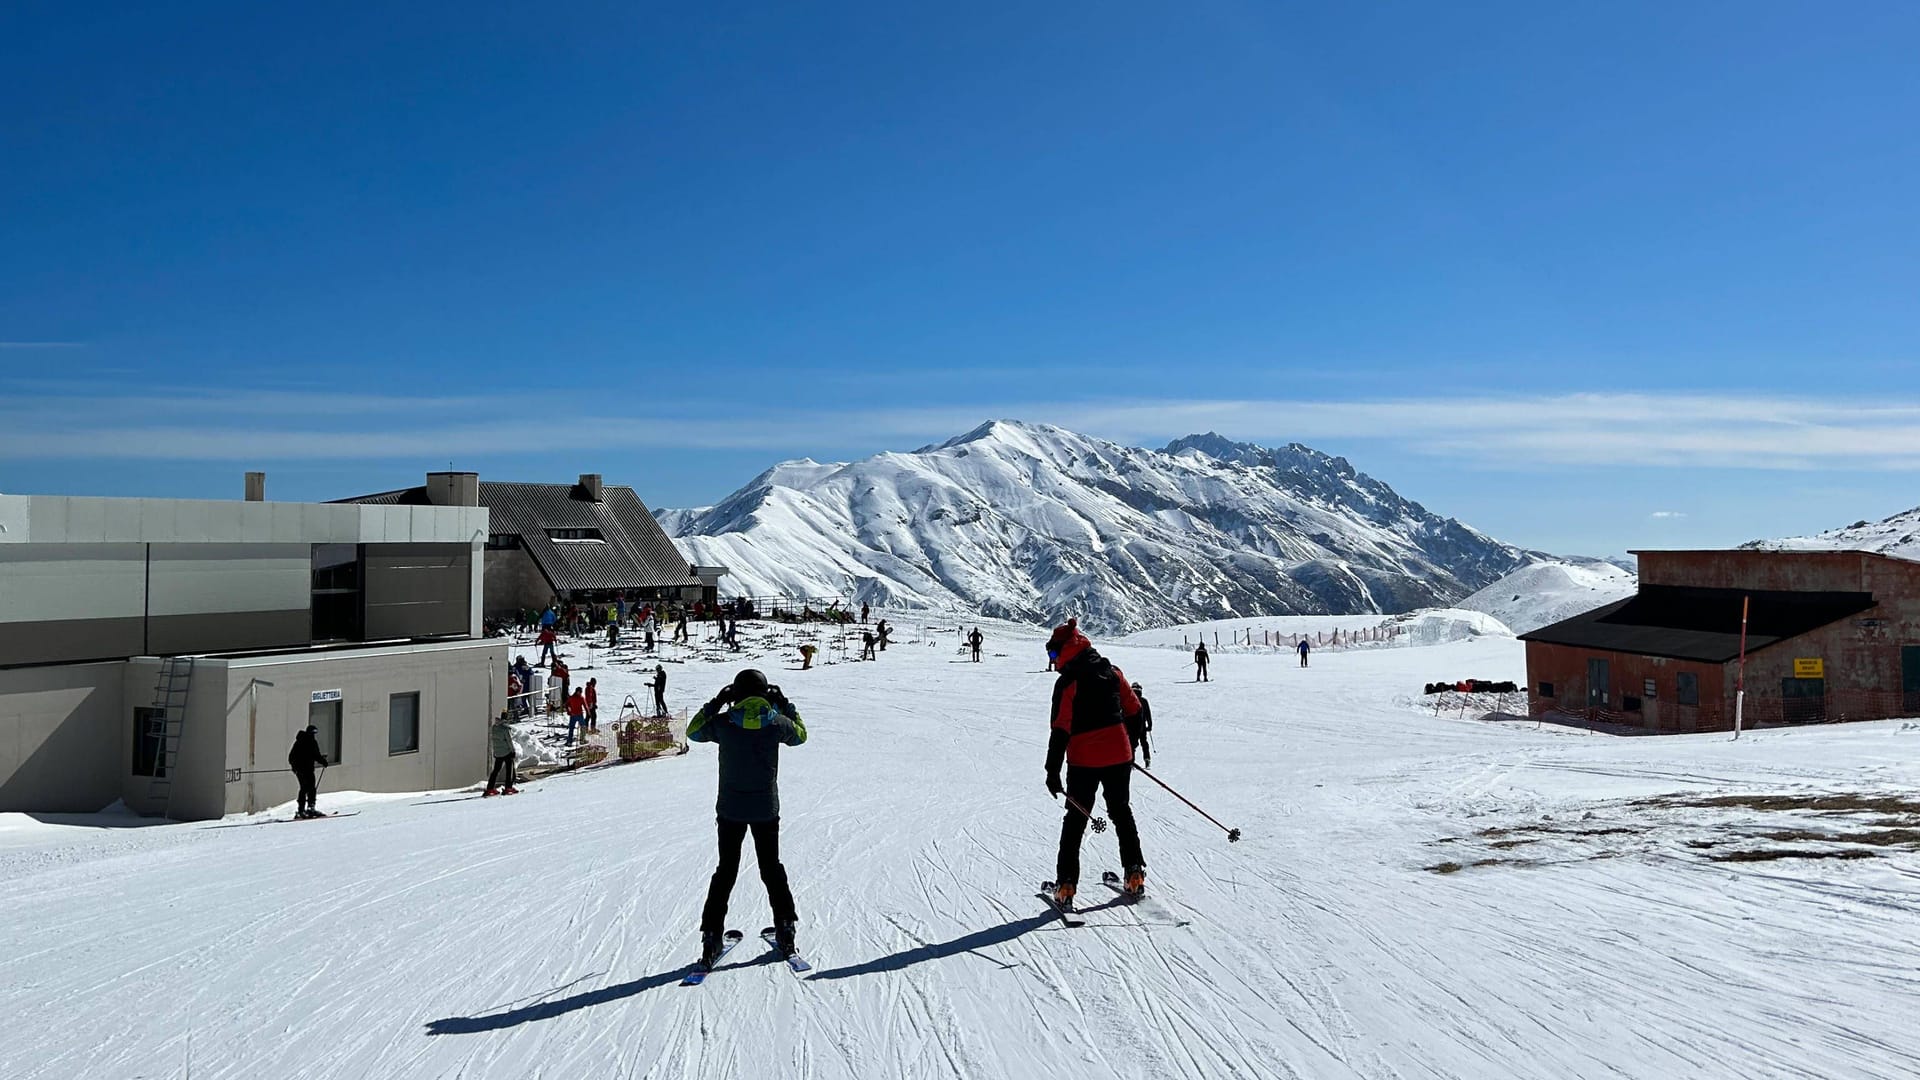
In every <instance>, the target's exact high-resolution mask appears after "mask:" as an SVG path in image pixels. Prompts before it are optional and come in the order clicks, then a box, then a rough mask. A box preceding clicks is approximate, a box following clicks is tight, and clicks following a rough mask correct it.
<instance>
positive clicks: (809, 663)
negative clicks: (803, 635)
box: [800, 643, 820, 671]
mask: <svg viewBox="0 0 1920 1080" xmlns="http://www.w3.org/2000/svg"><path fill="white" fill-rule="evenodd" d="M819 651H820V647H819V646H817V645H814V644H811V643H809V644H806V645H802V646H800V670H801V671H811V670H813V654H814V653H817V652H819Z"/></svg>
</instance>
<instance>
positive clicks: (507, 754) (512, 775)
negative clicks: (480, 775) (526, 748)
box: [481, 712, 520, 798]
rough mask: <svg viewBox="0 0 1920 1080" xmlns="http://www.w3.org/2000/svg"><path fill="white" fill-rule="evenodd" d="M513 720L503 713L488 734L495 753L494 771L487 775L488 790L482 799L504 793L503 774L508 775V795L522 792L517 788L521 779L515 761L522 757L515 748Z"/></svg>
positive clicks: (506, 789)
mask: <svg viewBox="0 0 1920 1080" xmlns="http://www.w3.org/2000/svg"><path fill="white" fill-rule="evenodd" d="M512 719H513V718H512V717H511V716H510V715H508V714H507V713H504V712H503V713H501V714H500V715H499V716H496V717H494V720H493V728H492V729H491V730H490V731H489V732H488V733H487V740H488V743H489V744H490V749H492V751H493V771H492V772H490V773H488V774H487V790H486V791H485V792H483V793H482V794H481V797H482V798H485V797H486V796H488V795H499V794H501V793H502V790H503V789H502V788H501V787H500V786H499V785H500V774H501V773H505V774H506V779H507V786H506V788H505V789H504V791H505V793H506V794H508V795H515V794H518V793H519V791H520V789H519V788H518V787H516V786H515V785H516V784H517V783H518V782H519V779H520V778H519V776H518V775H517V774H516V772H515V770H514V759H515V758H517V757H519V756H520V755H519V751H517V750H515V749H514V747H513V725H512Z"/></svg>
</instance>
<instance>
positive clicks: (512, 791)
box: [500, 784, 520, 795]
mask: <svg viewBox="0 0 1920 1080" xmlns="http://www.w3.org/2000/svg"><path fill="white" fill-rule="evenodd" d="M500 794H502V795H518V794H520V789H519V788H517V787H514V786H513V785H512V784H508V785H507V786H506V787H505V788H503V789H501V792H500Z"/></svg>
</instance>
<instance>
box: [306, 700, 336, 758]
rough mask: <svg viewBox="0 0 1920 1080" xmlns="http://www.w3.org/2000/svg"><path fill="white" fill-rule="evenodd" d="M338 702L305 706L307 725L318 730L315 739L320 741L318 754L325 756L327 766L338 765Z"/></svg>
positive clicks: (313, 703) (316, 702)
mask: <svg viewBox="0 0 1920 1080" xmlns="http://www.w3.org/2000/svg"><path fill="white" fill-rule="evenodd" d="M342 704H344V702H340V701H315V702H310V703H309V704H308V705H307V723H309V724H311V725H313V726H314V727H315V728H318V729H319V730H318V731H317V732H315V737H316V738H317V739H319V741H320V752H321V753H322V754H325V755H326V756H327V764H329V765H338V764H340V706H341V705H342Z"/></svg>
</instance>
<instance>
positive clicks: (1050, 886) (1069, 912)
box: [1040, 870, 1146, 927]
mask: <svg viewBox="0 0 1920 1080" xmlns="http://www.w3.org/2000/svg"><path fill="white" fill-rule="evenodd" d="M1100 883H1101V884H1102V885H1105V886H1107V887H1108V888H1110V889H1112V890H1113V891H1114V892H1117V893H1119V894H1120V898H1121V899H1122V900H1123V901H1125V902H1126V903H1129V904H1131V903H1135V902H1137V901H1138V900H1140V898H1141V897H1143V896H1145V895H1146V893H1144V892H1137V893H1133V892H1128V891H1127V887H1126V885H1124V884H1123V883H1122V882H1121V879H1120V875H1119V874H1116V873H1114V872H1113V871H1111V870H1108V871H1105V872H1103V873H1102V874H1101V875H1100ZM1055 887H1056V886H1055V883H1054V882H1051V881H1043V882H1041V883H1040V899H1042V900H1045V901H1046V902H1047V903H1049V904H1051V905H1053V910H1054V911H1057V912H1059V913H1060V922H1061V923H1062V924H1063V925H1066V926H1074V927H1079V926H1085V925H1087V920H1085V919H1077V918H1074V912H1073V904H1072V903H1071V902H1069V903H1066V904H1061V903H1059V902H1057V901H1055V900H1054V898H1053V890H1054V888H1055Z"/></svg>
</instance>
